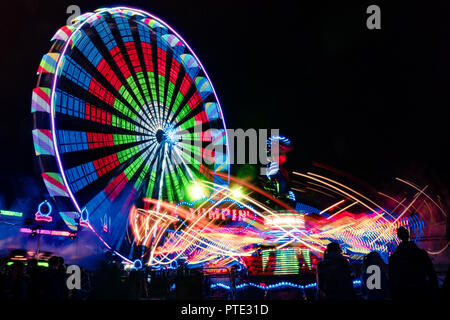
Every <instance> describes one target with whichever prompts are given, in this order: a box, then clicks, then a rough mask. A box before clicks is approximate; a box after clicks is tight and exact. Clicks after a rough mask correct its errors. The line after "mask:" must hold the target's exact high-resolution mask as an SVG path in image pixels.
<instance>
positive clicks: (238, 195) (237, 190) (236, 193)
mask: <svg viewBox="0 0 450 320" xmlns="http://www.w3.org/2000/svg"><path fill="white" fill-rule="evenodd" d="M231 195H232V196H233V198H235V199H240V198H242V196H243V194H242V191H241V188H235V189H231Z"/></svg>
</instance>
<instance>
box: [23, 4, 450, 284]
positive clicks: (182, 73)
mask: <svg viewBox="0 0 450 320" xmlns="http://www.w3.org/2000/svg"><path fill="white" fill-rule="evenodd" d="M32 113H33V117H34V129H33V140H34V147H35V151H36V156H37V159H38V161H39V164H40V168H41V171H42V178H43V180H44V183H45V185H46V187H47V190H48V192H49V194H50V196H51V197H52V199H53V201H54V204H55V207H54V209H53V212H54V211H57V212H58V214H59V215H60V216H61V218H62V219H63V220H64V221H65V222H66V224H67V226H68V227H69V229H70V230H71V231H70V232H67V235H74V233H76V231H77V230H78V227H79V226H81V227H85V228H88V229H90V230H91V231H92V232H94V233H95V234H96V235H97V236H98V237H99V239H100V240H101V241H102V242H103V243H104V245H105V246H106V247H107V248H108V249H110V250H113V251H114V252H116V253H117V254H118V255H119V256H120V257H121V258H122V259H123V260H124V261H126V262H129V263H133V264H134V266H135V267H137V268H139V267H142V266H144V265H146V266H150V267H152V268H159V267H164V268H177V267H178V266H179V263H180V261H185V262H186V263H187V264H188V266H191V267H195V266H205V265H206V266H212V267H214V266H216V267H218V268H224V267H229V266H230V265H233V264H238V265H246V266H250V265H251V264H252V263H253V262H254V260H258V259H259V260H258V261H259V263H260V265H261V270H259V269H258V270H256V271H255V272H256V273H266V274H280V275H283V274H295V273H298V272H299V271H300V269H301V268H304V269H305V270H311V269H312V268H313V267H314V259H315V256H317V255H319V256H320V255H321V254H322V252H323V250H324V249H325V247H326V245H327V244H328V243H329V242H330V241H332V240H334V241H338V242H340V243H341V246H342V247H343V248H344V250H345V252H346V253H347V254H348V256H349V257H350V258H351V259H355V260H357V259H361V257H362V256H363V255H364V254H367V253H368V252H370V251H372V250H376V251H379V252H381V253H384V254H388V253H389V250H391V249H392V247H393V246H394V245H395V244H396V241H397V240H396V237H395V230H396V228H397V227H398V226H399V225H405V226H408V227H409V228H410V230H412V231H413V234H414V235H415V239H414V240H415V241H417V240H418V239H420V237H421V236H422V234H423V230H424V227H425V225H424V221H423V219H422V218H421V217H422V216H420V215H412V214H411V211H410V209H411V208H414V202H416V201H417V199H422V198H424V197H425V196H426V197H428V198H429V199H424V200H423V201H425V202H424V203H425V204H427V205H428V202H429V203H430V204H433V203H434V202H433V201H432V199H431V198H430V197H429V196H428V195H426V194H425V193H424V191H425V190H416V191H418V192H419V193H418V195H417V196H416V197H414V198H413V202H412V203H411V205H409V206H405V205H404V204H402V203H400V202H399V203H398V206H394V208H393V210H392V211H393V212H391V211H389V210H387V209H385V208H384V207H382V206H379V205H378V204H376V203H375V202H374V201H372V200H371V199H369V198H368V197H367V196H365V195H364V194H362V193H360V192H358V191H356V190H353V189H350V188H349V187H347V186H345V185H342V184H340V183H339V182H337V181H334V180H331V179H329V178H327V177H324V176H319V175H317V174H310V173H307V174H303V173H298V172H296V173H294V174H295V175H296V176H297V177H299V178H301V179H304V180H307V183H306V185H307V187H306V188H305V189H308V188H310V187H311V188H310V190H316V191H315V192H317V194H319V193H320V194H325V193H329V194H330V195H331V198H332V199H335V198H338V200H336V201H335V202H333V203H331V205H329V206H326V207H325V208H323V209H320V210H319V209H316V208H313V207H310V206H307V205H304V204H300V203H299V202H297V206H296V209H295V210H294V209H293V208H291V207H289V206H287V205H286V204H284V202H283V201H281V200H280V197H279V196H273V195H272V194H270V193H268V192H265V191H263V190H260V189H258V188H256V187H254V186H252V185H250V184H248V183H246V182H245V181H242V180H239V179H236V178H233V177H230V175H229V166H228V163H229V162H228V151H227V135H226V127H225V122H224V118H223V114H222V110H221V107H220V103H219V101H218V99H217V96H216V93H215V91H214V88H213V86H212V84H211V81H210V79H209V77H208V75H207V74H206V71H205V70H204V68H203V66H202V65H201V63H200V61H199V60H198V58H197V57H196V55H195V54H194V53H193V51H192V50H191V49H190V47H189V45H188V44H187V43H186V42H185V41H184V40H183V39H182V38H181V37H180V36H179V35H178V34H177V33H176V32H175V31H174V30H173V29H171V28H170V27H169V26H168V25H167V24H165V23H164V22H163V21H162V20H160V19H158V18H156V17H154V16H152V15H150V14H148V13H146V12H144V11H141V10H136V9H131V8H125V7H118V8H109V9H99V10H97V11H95V12H94V13H86V14H83V15H82V16H79V17H78V18H76V19H75V21H74V25H73V26H64V27H62V28H61V29H59V30H58V31H57V33H56V34H55V36H54V37H53V38H52V46H51V49H50V51H49V52H48V53H47V54H46V55H44V57H43V59H42V61H41V64H40V66H39V69H38V84H37V86H36V88H35V89H34V90H33V96H32ZM199 129H200V130H199ZM211 129H212V130H211ZM276 140H280V142H282V143H283V142H284V143H285V144H286V145H289V141H285V140H283V139H282V137H278V138H277V139H276ZM195 142H199V144H196V143H195ZM211 144H213V145H214V146H216V147H217V148H215V151H214V152H210V151H209V150H208V148H207V145H211ZM217 150H223V152H217ZM198 159H200V160H208V161H198ZM280 164H282V163H280ZM280 164H278V163H275V162H272V163H271V164H270V165H269V166H268V174H267V177H268V178H269V180H270V182H271V184H272V185H273V186H272V188H269V189H268V190H272V189H273V190H274V192H273V194H275V195H276V194H279V193H280V191H282V190H283V189H284V188H283V176H282V174H283V172H281V171H280V168H279V165H280ZM230 181H231V183H234V184H235V185H238V186H239V188H232V187H230ZM312 186H314V188H315V189H313V188H312ZM256 194H258V196H259V198H261V197H265V198H266V199H269V200H270V201H272V202H273V203H276V204H277V205H278V206H281V207H282V208H283V210H273V209H272V208H270V207H269V206H268V205H266V204H265V203H263V202H260V201H257V200H256V197H254V195H256ZM419 197H421V198H419ZM290 199H291V200H293V199H295V197H293V199H292V197H291V198H290ZM427 201H428V202H427ZM299 204H300V205H299ZM434 204H435V203H434ZM422 207H423V206H422ZM438 207H439V206H438ZM44 208H45V207H44V206H43V207H42V208H41V209H44ZM49 208H50V207H49ZM397 208H400V209H401V210H402V212H401V213H400V214H397V213H394V212H396V211H398V210H396V209H397ZM439 209H440V211H442V213H443V214H445V213H444V212H443V210H442V209H441V208H439ZM350 210H351V211H350ZM41 211H42V212H41ZM39 212H40V213H39V218H41V219H42V220H43V221H45V220H46V219H47V220H48V219H50V213H48V212H47V211H45V210H39ZM23 232H28V229H27V230H25V229H24V231H23ZM261 248H265V249H264V250H261ZM272 260H276V261H281V264H282V266H281V267H276V266H275V267H274V268H272V270H270V266H269V265H270V263H269V262H270V261H272Z"/></svg>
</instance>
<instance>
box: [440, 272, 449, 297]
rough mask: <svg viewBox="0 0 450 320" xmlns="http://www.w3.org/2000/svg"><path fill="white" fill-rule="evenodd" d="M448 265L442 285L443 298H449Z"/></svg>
mask: <svg viewBox="0 0 450 320" xmlns="http://www.w3.org/2000/svg"><path fill="white" fill-rule="evenodd" d="M449 277H450V267H448V269H447V274H446V275H445V279H444V284H443V285H442V295H443V297H444V298H450V279H449Z"/></svg>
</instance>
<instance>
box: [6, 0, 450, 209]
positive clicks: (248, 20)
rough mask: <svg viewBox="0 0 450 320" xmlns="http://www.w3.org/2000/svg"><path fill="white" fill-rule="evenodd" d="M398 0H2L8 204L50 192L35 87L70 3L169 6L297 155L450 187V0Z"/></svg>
mask: <svg viewBox="0 0 450 320" xmlns="http://www.w3.org/2000/svg"><path fill="white" fill-rule="evenodd" d="M392 2H393V1H390V2H380V1H370V2H369V1H359V2H358V3H359V4H357V2H356V1H352V2H350V1H348V2H343V1H330V2H323V1H305V2H303V3H302V4H290V3H288V2H281V1H271V2H256V1H248V2H245V1H173V0H162V1H159V0H158V1H157V0H153V1H140V2H137V1H89V2H82V1H78V0H71V1H53V2H51V1H20V0H17V1H8V2H6V3H4V4H3V6H2V9H3V10H2V11H3V13H4V14H3V15H2V19H1V28H0V30H1V43H2V45H1V47H2V49H1V52H2V59H1V72H2V74H1V88H2V95H1V97H0V99H1V103H0V105H1V108H0V130H1V131H0V141H1V150H2V151H1V160H0V180H1V181H0V182H1V183H0V197H2V196H3V200H2V199H1V198H0V200H1V201H3V203H0V205H1V206H3V208H4V209H8V207H10V206H12V204H13V203H14V202H15V201H16V199H17V198H24V197H27V196H33V197H36V198H39V197H40V195H39V193H40V192H43V191H42V190H43V188H42V186H43V183H42V182H41V180H40V179H39V176H38V174H37V170H36V167H35V164H34V159H33V156H34V149H33V145H32V137H31V129H32V120H31V114H30V107H31V91H32V89H33V87H34V86H35V84H36V81H37V78H36V70H37V67H38V65H39V62H40V59H41V57H42V55H43V54H45V53H46V52H47V51H48V49H49V47H50V42H49V41H50V38H51V37H52V36H53V34H54V33H55V32H56V31H57V29H58V28H59V27H61V26H62V25H64V24H65V22H66V19H67V17H68V16H69V15H68V14H66V8H67V6H68V5H70V4H76V5H79V6H80V7H81V10H82V12H86V11H92V10H93V9H96V8H98V7H107V6H114V5H119V4H125V5H129V6H136V7H138V8H141V9H143V10H146V11H148V12H150V13H153V14H155V15H156V16H158V17H160V18H162V19H163V20H165V21H166V22H167V23H168V24H169V25H170V26H172V27H173V28H174V29H175V30H177V31H178V32H179V33H180V34H181V35H182V36H183V37H184V38H185V39H186V41H187V42H188V43H189V44H190V45H191V47H192V48H193V50H194V51H195V52H196V54H197V55H198V57H199V58H200V60H201V61H202V63H203V65H204V66H205V68H206V70H207V71H208V73H209V75H210V77H211V81H212V82H213V85H214V86H215V89H216V91H217V94H218V97H219V99H220V101H221V104H222V108H223V111H224V114H225V118H226V122H227V126H228V127H229V128H250V127H253V128H280V129H281V132H282V133H284V134H285V135H287V136H288V137H290V138H291V139H292V140H293V142H294V145H295V151H294V152H293V154H292V155H291V157H290V159H289V168H290V169H295V170H297V171H304V170H308V169H309V168H311V166H312V163H313V162H319V163H323V164H327V165H330V166H332V167H334V168H337V169H339V170H342V171H345V172H348V173H350V174H352V175H354V176H356V177H358V178H361V179H362V180H365V181H366V182H368V183H369V184H372V185H375V186H381V185H383V183H384V182H385V181H391V180H393V179H394V178H395V177H398V176H401V177H408V178H411V179H413V180H414V181H419V182H423V183H424V184H425V183H431V184H433V185H434V186H437V188H438V191H439V192H443V193H447V186H448V185H449V182H450V179H449V178H450V175H449V170H448V168H447V166H448V164H449V163H450V161H449V159H450V158H449V156H448V152H447V149H448V147H449V138H450V131H449V128H448V121H449V118H448V116H447V113H446V112H445V111H446V109H447V108H448V107H449V106H450V46H449V43H450V17H449V15H450V4H449V3H444V2H438V1H433V2H432V3H430V2H425V1H422V2H411V1H395V3H392ZM370 4H377V5H379V6H380V7H381V23H382V29H381V30H368V29H367V28H366V19H367V17H368V14H366V8H367V6H368V5H370ZM28 177H34V178H33V179H32V180H30V179H31V178H28ZM36 177H37V178H36ZM34 184H36V185H37V186H40V187H41V190H39V188H34V187H33V185H34ZM33 193H34V194H33Z"/></svg>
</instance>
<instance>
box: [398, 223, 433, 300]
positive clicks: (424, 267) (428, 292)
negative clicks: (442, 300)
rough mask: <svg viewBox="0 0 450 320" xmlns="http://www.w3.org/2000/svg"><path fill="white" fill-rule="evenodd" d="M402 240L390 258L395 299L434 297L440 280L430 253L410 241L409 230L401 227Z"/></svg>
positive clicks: (399, 229) (400, 237) (399, 233)
mask: <svg viewBox="0 0 450 320" xmlns="http://www.w3.org/2000/svg"><path fill="white" fill-rule="evenodd" d="M397 236H398V237H399V239H400V240H401V242H400V244H399V245H398V247H397V249H396V250H395V252H394V253H392V254H391V256H390V258H389V279H390V287H391V295H392V298H393V299H419V298H432V297H433V295H434V294H435V293H436V291H437V288H438V281H437V276H436V272H435V271H434V267H433V264H432V262H431V260H430V257H429V256H428V253H427V252H426V251H425V250H423V249H420V248H418V247H417V245H416V244H415V243H414V242H412V241H409V232H408V230H407V229H406V228H404V227H400V228H398V230H397Z"/></svg>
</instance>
